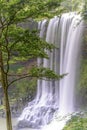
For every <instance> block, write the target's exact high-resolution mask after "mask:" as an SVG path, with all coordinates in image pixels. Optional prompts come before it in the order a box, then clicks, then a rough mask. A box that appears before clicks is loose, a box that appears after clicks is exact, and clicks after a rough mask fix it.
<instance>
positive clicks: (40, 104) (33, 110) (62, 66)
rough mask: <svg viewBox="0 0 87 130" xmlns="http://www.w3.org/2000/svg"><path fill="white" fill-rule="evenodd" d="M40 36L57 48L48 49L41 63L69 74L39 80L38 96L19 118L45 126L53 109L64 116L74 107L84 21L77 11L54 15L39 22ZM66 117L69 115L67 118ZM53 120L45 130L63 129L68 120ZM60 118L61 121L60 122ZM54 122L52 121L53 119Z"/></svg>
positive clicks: (21, 124) (29, 124)
mask: <svg viewBox="0 0 87 130" xmlns="http://www.w3.org/2000/svg"><path fill="white" fill-rule="evenodd" d="M39 29H40V37H41V38H45V36H46V38H45V39H46V41H47V42H48V43H53V44H54V45H55V46H56V48H55V49H54V50H53V51H52V52H49V51H47V50H46V52H47V54H48V56H49V60H48V59H38V65H39V66H40V65H42V66H43V67H48V68H50V69H52V70H54V71H55V72H56V73H57V74H67V75H66V76H65V77H64V78H63V79H61V80H60V81H46V80H38V83H37V95H36V98H35V100H33V101H32V102H31V103H29V104H28V106H27V107H26V108H25V109H24V110H23V112H22V114H21V116H20V118H19V123H18V126H19V127H25V126H27V127H31V128H42V127H43V126H45V125H47V124H48V123H50V122H51V120H52V119H53V117H54V113H55V112H56V111H58V116H59V117H60V116H61V117H63V116H65V115H67V114H71V113H72V112H74V111H75V107H74V100H75V98H74V97H75V96H74V90H75V86H76V79H77V72H78V65H79V54H80V46H81V41H82V32H83V21H82V20H81V17H80V15H77V14H76V13H66V14H63V15H62V16H61V18H59V17H54V18H52V19H51V20H50V21H49V23H48V21H47V20H44V21H42V22H40V23H39ZM66 120H67V119H66ZM66 120H64V121H62V122H61V121H54V123H53V125H51V127H50V126H49V127H44V130H46V129H47V130H53V129H54V128H52V126H55V130H62V128H63V126H64V125H65V123H66ZM58 122H59V123H58ZM51 124H52V123H51Z"/></svg>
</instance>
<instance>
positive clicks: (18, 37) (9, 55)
mask: <svg viewBox="0 0 87 130" xmlns="http://www.w3.org/2000/svg"><path fill="white" fill-rule="evenodd" d="M60 2H62V0H55V2H53V1H52V0H44V1H43V0H37V1H36V0H33V1H32V0H26V1H24V0H14V1H13V0H10V1H6V0H1V1H0V82H1V85H2V88H3V90H4V103H5V110H6V121H7V130H12V124H11V112H10V106H9V99H8V88H9V86H10V85H12V84H13V83H14V82H16V81H18V80H21V79H23V78H26V77H37V78H39V77H46V78H57V79H58V78H60V77H62V76H57V75H56V74H55V73H54V72H53V71H52V70H50V69H48V68H43V67H41V68H38V67H36V66H35V67H34V68H32V69H31V70H30V71H28V72H27V73H25V74H19V75H16V74H12V73H11V71H10V64H11V61H12V60H14V61H15V58H17V57H18V58H19V57H25V58H26V59H31V58H37V57H41V58H48V55H47V54H46V52H45V51H44V50H49V51H51V50H52V48H53V47H54V46H53V45H51V44H48V43H46V42H45V41H43V40H42V39H40V38H39V37H38V35H37V31H35V30H33V31H30V30H28V29H24V28H22V27H20V24H19V23H21V22H23V21H25V20H26V19H29V18H30V19H39V18H42V16H43V17H52V16H53V15H54V14H55V13H56V12H57V13H60V12H61V11H62V8H60V10H59V8H56V6H57V7H60ZM12 76H13V77H14V78H12V79H11V78H10V77H12Z"/></svg>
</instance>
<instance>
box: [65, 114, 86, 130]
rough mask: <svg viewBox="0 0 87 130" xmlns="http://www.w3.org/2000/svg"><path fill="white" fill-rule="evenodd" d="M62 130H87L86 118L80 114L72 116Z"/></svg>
mask: <svg viewBox="0 0 87 130" xmlns="http://www.w3.org/2000/svg"><path fill="white" fill-rule="evenodd" d="M85 114H86V113H85ZM63 130H87V117H86V116H83V115H80V114H77V115H75V116H72V118H71V120H70V121H69V122H68V123H67V125H66V126H65V128H64V129H63Z"/></svg>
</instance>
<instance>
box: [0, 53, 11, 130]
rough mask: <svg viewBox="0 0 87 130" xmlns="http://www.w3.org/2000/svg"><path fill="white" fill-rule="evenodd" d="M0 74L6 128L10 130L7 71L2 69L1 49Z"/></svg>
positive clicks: (0, 55)
mask: <svg viewBox="0 0 87 130" xmlns="http://www.w3.org/2000/svg"><path fill="white" fill-rule="evenodd" d="M0 74H1V84H2V88H3V90H4V105H5V110H6V123H7V130H12V122H11V112H10V105H9V99H8V80H7V73H5V71H4V65H3V58H2V51H0Z"/></svg>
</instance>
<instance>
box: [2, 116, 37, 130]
mask: <svg viewBox="0 0 87 130" xmlns="http://www.w3.org/2000/svg"><path fill="white" fill-rule="evenodd" d="M16 124H17V118H14V119H12V126H13V127H14V126H16ZM0 130H7V128H6V119H5V118H0ZM20 130H33V129H30V128H24V129H20ZM34 130H35V129H34Z"/></svg>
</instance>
